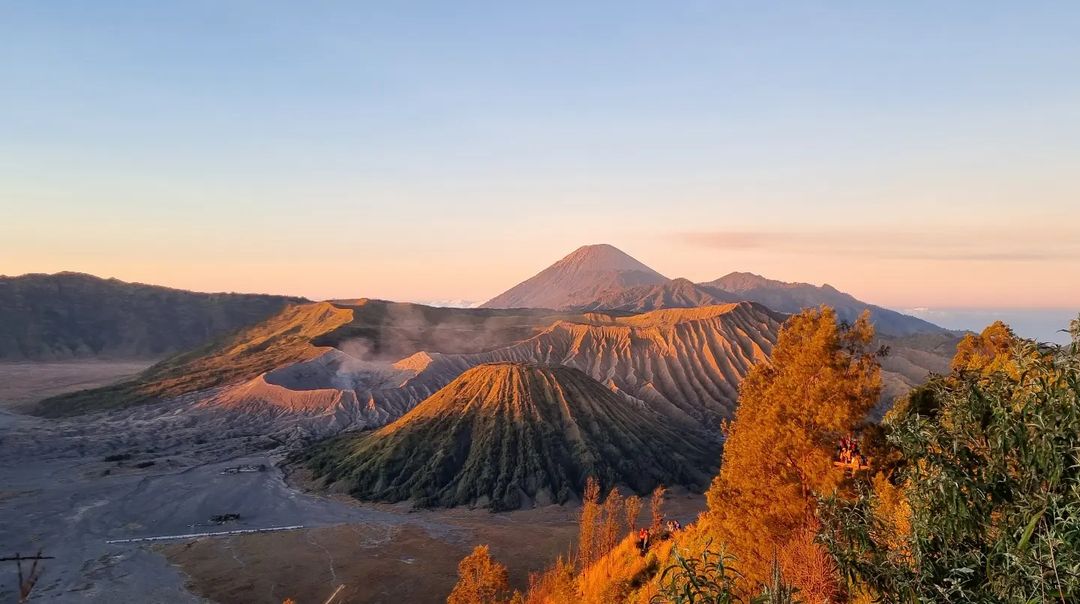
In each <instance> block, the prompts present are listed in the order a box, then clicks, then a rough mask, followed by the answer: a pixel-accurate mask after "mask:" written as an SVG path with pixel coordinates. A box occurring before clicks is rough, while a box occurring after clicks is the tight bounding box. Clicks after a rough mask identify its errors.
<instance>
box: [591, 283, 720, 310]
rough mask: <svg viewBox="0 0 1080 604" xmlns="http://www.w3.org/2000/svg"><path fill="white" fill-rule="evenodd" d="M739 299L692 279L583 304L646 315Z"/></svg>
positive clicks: (607, 294) (634, 289)
mask: <svg viewBox="0 0 1080 604" xmlns="http://www.w3.org/2000/svg"><path fill="white" fill-rule="evenodd" d="M738 301H739V298H738V297H737V296H730V295H725V294H723V292H719V291H715V290H712V291H710V290H706V289H705V288H703V287H699V286H697V285H694V284H693V283H692V282H690V280H688V279H682V278H679V279H672V280H671V281H668V282H667V283H664V284H661V285H641V286H638V287H630V288H626V289H616V290H611V291H608V292H604V293H603V294H601V295H600V296H598V297H597V298H596V299H595V300H592V301H591V302H589V303H588V304H584V305H582V307H581V309H582V310H608V311H626V312H646V311H650V310H657V309H660V308H693V307H695V306H710V305H714V304H726V303H728V302H738Z"/></svg>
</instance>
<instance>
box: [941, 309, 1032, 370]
mask: <svg viewBox="0 0 1080 604" xmlns="http://www.w3.org/2000/svg"><path fill="white" fill-rule="evenodd" d="M1018 343H1019V339H1017V337H1016V334H1014V333H1013V331H1012V329H1010V328H1009V326H1008V325H1006V324H1004V323H1002V322H1001V321H994V322H993V323H992V324H990V325H989V326H987V328H986V329H984V330H983V331H982V333H981V334H979V335H974V334H970V333H969V334H968V335H966V336H964V339H962V340H960V343H959V344H957V345H956V355H955V356H953V360H952V364H951V368H952V370H953V371H954V372H960V371H975V372H979V373H982V374H983V375H990V374H993V373H997V372H998V371H1005V372H1006V373H1008V374H1009V375H1011V376H1013V377H1014V378H1015V377H1018V376H1017V365H1016V361H1015V360H1014V359H1013V358H1012V351H1013V349H1014V348H1015V347H1016V345H1017V344H1018Z"/></svg>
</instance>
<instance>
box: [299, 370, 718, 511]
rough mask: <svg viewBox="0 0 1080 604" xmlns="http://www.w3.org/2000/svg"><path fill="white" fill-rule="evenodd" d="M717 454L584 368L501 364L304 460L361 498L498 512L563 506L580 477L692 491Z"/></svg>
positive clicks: (639, 488)
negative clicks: (533, 504)
mask: <svg viewBox="0 0 1080 604" xmlns="http://www.w3.org/2000/svg"><path fill="white" fill-rule="evenodd" d="M718 454H719V445H718V444H717V443H715V442H713V441H712V440H710V439H709V438H708V437H706V436H704V435H701V434H698V433H695V432H693V431H688V430H676V429H674V428H672V427H669V426H668V425H667V424H666V423H665V422H664V421H663V420H662V419H661V418H660V417H659V416H657V415H655V414H654V413H652V412H650V411H648V410H647V409H645V408H644V407H642V406H640V405H639V404H638V403H636V402H635V401H633V400H630V399H626V398H623V397H620V396H618V395H616V394H614V393H613V392H611V391H610V390H608V389H606V388H604V387H603V386H602V385H601V384H599V383H598V382H596V381H594V380H593V379H591V378H590V377H588V376H587V375H585V374H584V373H582V372H581V371H578V370H576V369H571V368H568V367H539V366H534V365H525V364H517V363H498V364H490V365H481V366H478V367H475V368H473V369H470V370H469V371H467V372H465V373H464V374H462V375H461V376H460V377H458V378H457V379H456V380H454V381H453V382H451V383H450V384H449V385H447V386H446V387H445V388H443V389H441V390H439V391H438V392H436V393H435V394H434V395H432V396H431V397H430V398H428V399H427V400H425V401H424V402H423V403H421V404H420V405H419V406H417V407H416V408H415V409H413V410H412V411H410V412H409V413H407V414H406V415H405V416H403V417H402V418H401V419H399V420H398V421H396V422H395V423H393V424H390V425H389V426H386V427H385V428H382V429H380V430H377V431H374V432H370V433H366V434H360V435H355V434H353V435H346V436H343V437H340V438H337V439H333V440H331V441H329V442H327V443H324V444H321V445H318V446H316V447H314V448H313V449H312V450H311V451H310V452H309V453H307V455H306V462H307V464H308V465H309V466H310V467H311V468H312V469H313V471H314V473H315V474H316V476H318V477H323V478H325V480H326V482H327V483H334V482H338V483H342V484H343V486H344V487H345V488H346V489H348V491H349V492H350V493H351V494H352V495H353V496H355V497H357V498H358V499H364V500H376V501H402V500H406V499H412V500H414V501H416V503H417V504H418V505H421V506H454V505H468V504H478V505H487V506H490V507H491V508H492V509H494V510H500V509H514V508H517V507H520V506H522V505H525V504H526V503H527V502H528V501H529V500H539V501H553V502H559V503H561V502H565V501H567V500H569V499H571V498H572V497H573V496H575V495H577V494H580V493H581V492H582V489H583V488H584V485H585V481H586V478H587V477H589V476H596V477H597V478H599V479H600V480H601V481H603V482H604V483H605V484H623V485H627V486H629V487H630V488H632V489H633V490H635V491H638V492H645V491H648V490H650V489H652V488H653V487H654V486H655V485H656V484H657V483H661V482H662V483H665V484H681V485H687V486H691V487H695V486H696V487H701V486H703V485H704V484H705V483H706V482H707V481H708V478H709V476H710V475H711V472H712V470H713V469H714V468H715V465H716V460H717V458H718Z"/></svg>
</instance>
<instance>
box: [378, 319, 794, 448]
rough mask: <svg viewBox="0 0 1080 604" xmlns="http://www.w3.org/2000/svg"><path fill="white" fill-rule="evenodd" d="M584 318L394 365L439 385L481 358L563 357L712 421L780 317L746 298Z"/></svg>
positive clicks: (637, 394) (722, 414)
mask: <svg viewBox="0 0 1080 604" xmlns="http://www.w3.org/2000/svg"><path fill="white" fill-rule="evenodd" d="M586 318H587V320H585V321H577V322H572V321H558V322H556V323H555V324H553V325H552V326H551V327H549V328H548V329H546V330H545V331H544V332H543V333H540V334H538V335H536V336H534V337H532V338H529V339H528V340H524V341H522V342H519V343H517V344H514V345H511V346H506V347H503V348H498V349H496V350H492V351H489V352H486V353H482V354H471V355H470V354H464V355H446V354H427V353H419V354H417V355H415V356H414V357H413V358H409V359H404V360H403V361H401V362H399V363H398V365H399V366H410V367H412V368H413V369H415V370H417V371H418V373H417V376H416V377H415V378H412V379H411V380H409V381H408V382H406V385H407V386H408V385H414V384H429V385H435V384H438V385H442V384H445V383H447V382H449V381H450V380H452V379H453V378H455V377H456V376H458V375H460V374H461V373H462V372H464V371H465V370H467V369H469V368H470V367H473V366H476V365H479V364H483V363H492V362H528V363H536V364H542V365H565V366H568V367H574V368H577V369H580V370H582V371H584V372H585V373H587V374H588V375H589V376H590V377H592V378H593V379H595V380H597V381H598V382H600V383H602V384H604V385H606V386H608V387H609V388H612V389H614V390H617V391H619V392H622V393H624V394H627V395H629V396H631V397H633V398H635V399H638V400H641V401H644V402H645V403H647V404H648V405H649V406H650V407H651V408H653V409H654V410H655V411H657V412H658V413H660V414H662V415H664V416H666V417H667V418H668V419H669V420H675V421H680V422H684V423H686V424H688V425H696V426H702V425H704V426H706V427H708V428H713V429H715V428H717V427H718V425H719V422H720V420H721V419H728V418H731V417H733V414H734V411H735V403H736V399H737V398H738V388H739V383H740V382H741V381H742V378H743V377H745V375H746V374H747V372H749V371H750V368H751V367H752V366H753V365H754V364H756V363H759V362H762V361H765V360H766V359H767V358H768V355H769V354H770V353H771V352H772V347H773V345H774V344H775V343H776V337H777V334H778V332H779V329H780V324H781V322H782V321H783V319H784V317H783V316H782V315H780V314H778V313H773V312H772V311H770V310H768V309H767V308H765V307H763V306H761V305H759V304H753V303H749V302H741V303H738V304H728V305H723V306H706V307H701V308H687V309H667V310H658V311H652V312H649V313H644V314H640V315H632V316H628V317H614V316H611V315H605V314H601V313H592V314H589V315H587V317H586Z"/></svg>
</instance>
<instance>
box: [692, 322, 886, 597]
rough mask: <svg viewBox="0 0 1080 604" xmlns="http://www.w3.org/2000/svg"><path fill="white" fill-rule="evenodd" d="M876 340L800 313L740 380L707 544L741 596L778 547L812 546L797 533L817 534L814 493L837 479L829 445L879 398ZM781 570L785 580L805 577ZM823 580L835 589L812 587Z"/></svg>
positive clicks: (861, 326)
mask: <svg viewBox="0 0 1080 604" xmlns="http://www.w3.org/2000/svg"><path fill="white" fill-rule="evenodd" d="M873 337H874V330H873V327H872V326H871V325H870V321H869V318H868V315H867V314H864V315H863V316H861V317H860V318H859V320H858V321H856V322H855V324H854V325H838V323H837V320H836V314H835V313H834V312H833V311H832V309H829V308H826V307H822V308H821V309H814V310H807V311H804V312H803V313H801V314H799V315H796V316H794V317H792V318H791V319H790V320H789V321H788V323H787V324H785V326H784V328H783V329H782V330H781V332H780V336H779V339H778V341H777V344H776V347H775V348H774V349H773V353H772V357H771V359H770V362H769V363H761V364H758V365H756V366H755V367H754V368H753V369H752V370H751V371H750V373H749V374H748V375H747V377H746V378H745V379H744V380H743V382H742V385H741V386H740V388H739V409H738V411H737V412H736V415H735V422H734V424H733V425H732V427H731V429H730V430H729V435H728V438H727V440H726V442H725V444H724V457H723V464H722V466H721V471H720V474H719V476H717V478H716V479H715V480H714V481H713V484H712V486H711V488H710V489H709V492H708V505H709V508H708V512H707V514H706V516H705V520H706V530H707V531H708V532H709V534H710V535H711V536H712V538H713V539H714V542H716V543H720V544H724V546H725V547H726V548H727V549H726V551H727V552H728V553H729V554H730V555H733V556H734V557H735V559H737V560H738V567H739V570H740V572H741V576H742V578H741V579H740V582H741V586H742V589H743V592H744V593H752V592H755V591H757V588H758V586H760V585H765V584H767V583H768V582H769V581H770V579H771V574H772V570H773V561H774V560H775V559H776V558H777V556H778V555H779V553H780V552H782V551H783V550H785V548H789V549H795V550H799V551H801V552H803V553H805V551H806V550H807V549H808V548H812V547H814V545H815V544H813V543H809V544H808V543H807V542H806V538H805V534H802V533H800V531H804V530H807V529H810V530H812V527H813V526H814V523H815V519H814V510H815V506H816V496H815V494H817V493H824V494H828V493H832V492H833V491H835V490H836V489H837V487H838V486H839V485H840V484H841V482H842V480H843V477H844V474H843V472H842V471H841V470H839V469H837V468H836V467H834V465H833V461H834V459H835V450H836V444H837V442H838V441H839V439H840V438H841V437H842V436H845V435H847V434H848V433H850V432H851V431H852V430H854V429H855V428H856V427H857V426H858V425H859V424H860V423H861V422H862V421H863V420H864V419H865V417H866V415H867V413H868V412H869V411H870V409H871V408H873V406H874V404H875V403H876V402H877V400H878V395H879V393H880V390H881V379H880V368H879V365H878V361H877V355H876V354H875V352H873V351H872V350H871V342H872V340H873ZM803 557H804V558H805V556H803ZM785 559H788V560H792V561H798V560H799V559H800V557H798V556H786V557H785ZM812 560H813V561H814V562H815V564H817V563H818V561H819V557H817V556H815V557H812ZM793 563H794V562H793ZM825 566H827V565H825ZM783 570H784V571H785V578H787V577H788V575H791V576H798V577H801V578H805V572H806V571H807V569H801V568H799V569H796V568H788V569H783ZM827 579H832V580H833V581H835V578H821V577H816V578H814V580H813V582H814V583H815V584H821V583H827V582H828V581H827ZM789 581H790V579H789ZM797 587H802V586H797ZM826 591H828V590H826Z"/></svg>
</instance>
